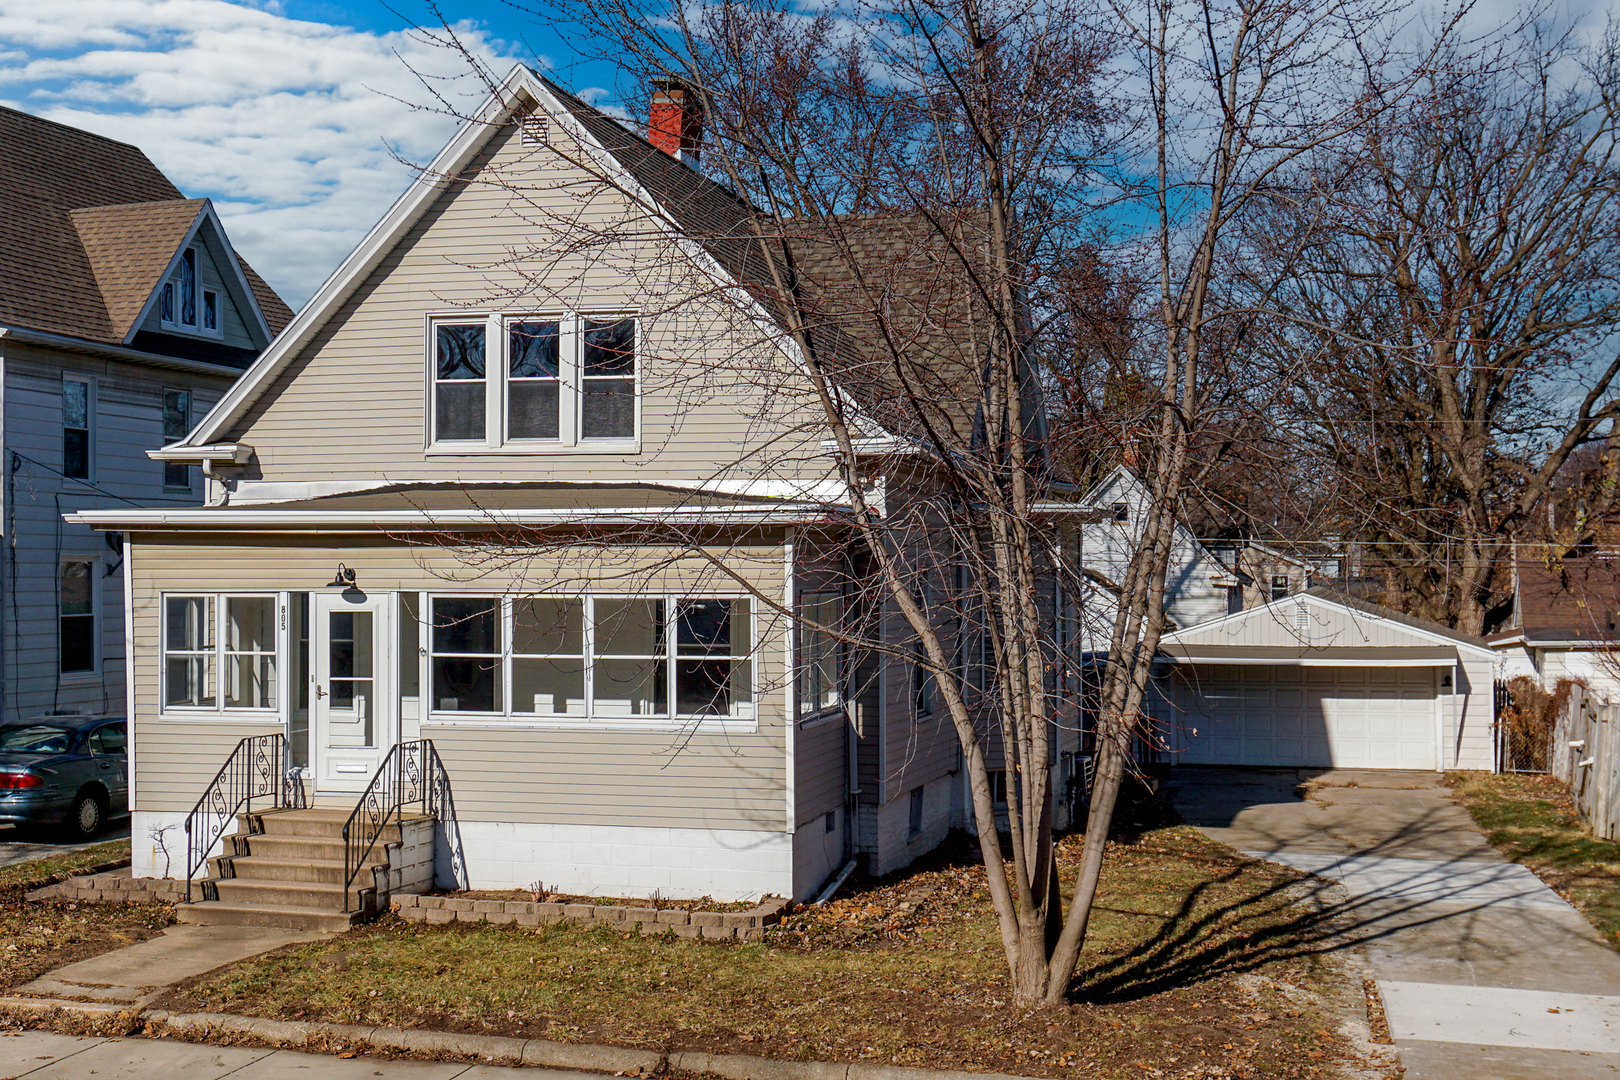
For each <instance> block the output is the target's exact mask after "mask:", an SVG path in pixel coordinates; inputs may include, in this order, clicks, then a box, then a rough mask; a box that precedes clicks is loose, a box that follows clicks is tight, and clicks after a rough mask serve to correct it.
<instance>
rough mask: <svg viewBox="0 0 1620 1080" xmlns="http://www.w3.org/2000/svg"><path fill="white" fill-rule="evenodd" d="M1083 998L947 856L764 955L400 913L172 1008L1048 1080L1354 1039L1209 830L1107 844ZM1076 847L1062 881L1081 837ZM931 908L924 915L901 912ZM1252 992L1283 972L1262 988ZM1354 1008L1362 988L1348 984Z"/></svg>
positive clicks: (1312, 923)
mask: <svg viewBox="0 0 1620 1080" xmlns="http://www.w3.org/2000/svg"><path fill="white" fill-rule="evenodd" d="M1110 847H1111V851H1110V859H1109V868H1108V871H1107V873H1106V876H1105V881H1104V888H1103V894H1102V897H1101V902H1100V904H1099V907H1098V909H1097V912H1096V915H1095V918H1094V920H1093V924H1092V925H1093V934H1092V938H1091V942H1090V944H1089V946H1088V949H1087V953H1086V956H1085V960H1084V967H1085V970H1086V978H1085V980H1084V983H1083V985H1081V986H1079V987H1078V988H1077V992H1076V995H1075V999H1074V1001H1073V1002H1072V1003H1070V1004H1068V1005H1065V1006H1062V1007H1060V1008H1057V1009H1035V1010H1029V1009H1022V1008H1017V1007H1014V1006H1013V1005H1011V1004H1010V1003H1009V1001H1008V999H1007V998H1008V996H1007V990H1006V979H1005V962H1004V960H1003V959H1002V954H1001V949H1000V944H999V939H998V937H997V935H996V932H995V926H994V921H993V919H992V917H991V914H990V910H989V904H988V899H987V889H986V882H985V876H984V870H983V868H982V867H981V866H979V865H977V864H976V863H973V862H971V861H969V860H968V859H967V858H966V852H965V844H964V845H962V846H961V847H959V848H958V854H959V855H960V856H961V857H960V858H958V859H956V860H951V859H941V860H940V861H939V863H938V864H937V865H935V866H933V867H931V868H928V869H924V870H920V871H917V872H915V873H911V874H908V875H907V876H906V877H904V878H901V879H899V880H895V881H890V882H883V883H874V884H871V885H868V886H866V887H863V888H861V889H859V890H858V891H856V892H855V893H854V894H852V895H850V896H849V897H848V898H846V899H841V900H838V901H835V902H834V903H832V904H829V905H827V906H825V907H823V908H818V909H812V910H810V911H807V912H804V913H800V914H797V915H794V916H791V917H790V918H789V919H788V920H787V921H786V922H785V923H784V924H783V926H781V927H780V928H777V929H775V930H773V931H771V932H770V933H769V934H768V936H767V938H766V940H765V941H763V942H747V943H742V942H731V943H723V942H693V941H686V940H680V939H675V938H673V937H669V938H663V937H659V938H643V937H641V936H639V935H635V936H632V935H626V934H622V933H619V932H616V931H613V930H611V929H609V928H600V927H599V928H582V927H578V926H573V925H566V924H564V925H557V926H552V927H545V928H541V929H540V930H524V929H522V928H517V927H491V926H487V925H484V926H463V925H450V926H423V925H419V924H407V923H405V922H403V921H401V920H399V919H396V918H389V919H385V920H384V921H382V922H380V923H377V924H375V925H373V926H370V927H364V928H360V929H357V930H355V931H352V932H350V933H348V934H346V935H343V936H342V937H339V938H336V939H333V940H330V941H323V942H317V943H312V944H307V945H300V946H293V947H290V948H288V949H285V950H282V951H280V952H279V953H276V954H271V955H269V956H266V957H260V958H258V959H255V960H252V961H248V962H245V963H242V964H238V965H235V966H234V967H231V968H227V969H224V970H223V971H220V972H216V973H214V974H212V975H209V976H204V977H202V978H201V979H199V980H197V981H196V982H195V983H193V984H192V985H190V986H189V987H185V988H183V989H182V990H181V991H179V992H177V993H176V994H174V995H171V997H170V999H169V1000H168V1001H166V1002H164V1004H165V1005H166V1006H169V1007H180V1008H190V1009H206V1010H219V1011H226V1012H234V1013H246V1014H249V1015H256V1016H278V1017H292V1018H311V1019H315V1018H319V1019H328V1020H334V1021H339V1022H348V1023H362V1024H383V1025H392V1026H401V1027H423V1028H438V1029H448V1030H459V1031H482V1032H497V1033H502V1034H512V1035H520V1036H544V1037H546V1038H551V1039H560V1040H565V1041H588V1042H607V1043H614V1044H620V1045H627V1046H641V1047H652V1048H661V1049H676V1048H679V1049H708V1050H714V1051H720V1052H731V1053H745V1054H761V1055H766V1056H771V1057H787V1058H808V1059H832V1060H873V1061H881V1062H891V1063H895V1064H902V1065H914V1066H925V1067H935V1068H969V1069H979V1070H1004V1071H1010V1072H1017V1073H1024V1074H1029V1075H1040V1076H1081V1075H1084V1076H1087V1077H1127V1076H1129V1077H1134V1078H1140V1077H1143V1076H1147V1075H1155V1074H1154V1073H1152V1072H1144V1071H1143V1070H1144V1069H1148V1070H1152V1069H1157V1070H1160V1071H1159V1073H1157V1075H1163V1076H1199V1077H1258V1076H1277V1077H1296V1076H1297V1077H1326V1076H1330V1075H1334V1072H1333V1061H1334V1059H1335V1058H1336V1057H1337V1056H1338V1055H1340V1054H1341V1052H1342V1046H1341V1045H1340V1043H1339V1042H1338V1038H1337V1036H1336V1035H1335V1034H1334V1033H1333V1032H1334V1030H1335V1029H1336V1023H1335V1022H1333V1021H1331V1020H1330V1019H1329V1018H1328V1017H1327V1016H1326V1015H1325V1013H1324V1012H1323V1011H1322V1010H1321V1009H1319V1008H1317V1007H1315V1006H1312V1005H1310V1004H1309V1002H1308V1001H1307V1002H1306V1004H1303V1005H1302V1004H1300V1003H1299V1002H1297V1001H1291V1000H1290V999H1289V998H1288V997H1286V996H1285V995H1284V994H1283V993H1280V992H1278V990H1277V989H1276V985H1277V984H1276V983H1272V982H1268V981H1267V979H1268V978H1269V979H1271V980H1281V981H1282V982H1283V983H1285V984H1287V985H1288V986H1301V987H1305V986H1308V987H1314V988H1316V989H1319V990H1320V989H1323V988H1325V987H1327V986H1328V985H1329V984H1331V983H1334V981H1335V980H1339V979H1341V976H1340V975H1339V974H1338V968H1337V965H1336V963H1335V962H1333V961H1332V960H1329V959H1324V958H1323V957H1322V956H1321V955H1320V949H1319V946H1318V939H1319V938H1320V937H1321V936H1322V934H1323V932H1324V931H1323V928H1322V927H1320V926H1319V925H1318V924H1317V921H1316V919H1315V917H1314V916H1312V915H1310V914H1309V913H1307V912H1305V911H1303V910H1302V909H1301V908H1299V907H1297V906H1295V905H1293V904H1292V903H1290V901H1289V899H1288V898H1287V897H1286V896H1285V895H1283V894H1282V892H1281V890H1284V889H1286V888H1287V886H1288V885H1289V884H1290V883H1291V882H1293V881H1295V880H1297V877H1296V876H1295V875H1293V874H1292V873H1291V872H1289V871H1286V870H1283V869H1282V868H1279V867H1273V866H1267V865H1264V864H1259V863H1254V862H1252V861H1249V860H1247V859H1243V858H1242V857H1240V856H1237V855H1236V854H1235V853H1234V852H1232V851H1231V850H1229V849H1227V848H1224V847H1221V846H1219V845H1216V844H1212V843H1210V842H1209V841H1207V840H1205V839H1204V838H1203V837H1201V836H1200V835H1199V834H1197V833H1195V832H1194V831H1193V830H1191V829H1188V828H1185V827H1180V826H1161V827H1156V828H1150V829H1148V830H1147V831H1145V832H1143V833H1141V834H1140V835H1139V836H1138V837H1137V838H1135V839H1134V841H1133V842H1131V843H1118V844H1114V845H1110ZM1060 851H1061V853H1062V865H1063V867H1064V869H1065V871H1066V872H1067V871H1070V870H1072V868H1073V867H1074V865H1075V860H1076V859H1077V857H1078V853H1079V841H1078V840H1077V839H1075V840H1068V841H1065V842H1064V843H1063V844H1062V846H1061V848H1060ZM923 888H932V889H933V890H934V891H933V893H932V895H931V896H930V897H929V898H928V899H927V900H926V901H924V902H923V904H922V905H921V907H919V908H918V909H917V910H915V911H902V910H901V908H900V904H901V901H902V900H903V899H904V898H905V897H906V896H908V895H910V894H913V893H914V892H915V891H916V890H918V889H923ZM1255 975H1260V976H1264V977H1265V978H1259V979H1257V978H1255V977H1254V976H1255ZM1353 992H1354V994H1355V995H1356V996H1357V998H1358V999H1359V995H1360V987H1359V985H1358V986H1356V987H1354V988H1353Z"/></svg>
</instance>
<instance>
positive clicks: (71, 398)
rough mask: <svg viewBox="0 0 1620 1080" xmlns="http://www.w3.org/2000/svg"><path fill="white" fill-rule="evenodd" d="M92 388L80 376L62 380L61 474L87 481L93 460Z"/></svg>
mask: <svg viewBox="0 0 1620 1080" xmlns="http://www.w3.org/2000/svg"><path fill="white" fill-rule="evenodd" d="M95 416H96V395H95V388H94V386H93V385H92V384H91V382H90V380H89V379H87V378H84V377H83V376H80V375H64V376H63V377H62V475H63V476H66V477H69V478H71V479H74V480H89V479H90V462H91V460H92V459H93V457H94V447H95V443H94V431H95Z"/></svg>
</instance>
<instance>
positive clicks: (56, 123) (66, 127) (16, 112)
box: [0, 105, 146, 157]
mask: <svg viewBox="0 0 1620 1080" xmlns="http://www.w3.org/2000/svg"><path fill="white" fill-rule="evenodd" d="M0 112H8V113H11V114H12V115H13V116H21V117H23V118H24V119H26V120H32V121H34V122H35V123H39V124H49V125H50V126H51V127H54V128H61V129H62V130H63V131H71V132H73V133H74V134H75V135H86V136H89V137H90V138H92V139H99V140H101V141H102V142H104V143H109V144H111V145H113V146H124V147H128V148H129V149H131V150H134V151H135V152H137V153H139V154H140V155H141V156H142V157H145V156H146V152H145V151H144V150H142V149H141V148H140V147H139V146H136V145H135V144H134V143H127V142H124V141H123V140H122V139H113V138H109V137H107V136H106V135H99V134H97V133H96V132H94V131H89V130H87V129H85V128H79V127H74V126H73V125H72V124H64V123H62V122H61V121H60V120H49V119H46V118H45V117H43V116H38V115H36V114H34V113H31V112H24V111H23V110H21V109H13V108H10V107H8V106H5V105H0Z"/></svg>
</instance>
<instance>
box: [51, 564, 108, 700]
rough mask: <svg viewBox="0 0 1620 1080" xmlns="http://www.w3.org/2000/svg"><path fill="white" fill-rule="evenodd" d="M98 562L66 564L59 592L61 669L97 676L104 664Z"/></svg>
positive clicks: (68, 672) (71, 672)
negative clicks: (99, 627) (98, 613)
mask: <svg viewBox="0 0 1620 1080" xmlns="http://www.w3.org/2000/svg"><path fill="white" fill-rule="evenodd" d="M96 580H97V578H96V564H95V561H94V560H90V559H84V560H80V559H73V560H69V561H67V562H64V563H62V566H61V577H60V582H59V584H60V588H59V590H58V592H57V596H58V603H57V621H56V627H57V630H56V633H57V638H56V646H57V647H56V656H57V670H58V671H60V672H61V673H62V674H63V675H93V674H95V673H96V672H97V671H98V670H99V669H100V667H101V663H100V661H101V650H100V648H98V647H97V643H98V638H97V634H96V595H95V587H96Z"/></svg>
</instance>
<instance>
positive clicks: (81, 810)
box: [67, 791, 107, 840]
mask: <svg viewBox="0 0 1620 1080" xmlns="http://www.w3.org/2000/svg"><path fill="white" fill-rule="evenodd" d="M106 822H107V808H106V807H105V806H103V805H102V802H101V799H100V798H99V797H97V796H96V795H93V794H91V793H90V792H88V791H81V792H80V793H79V797H78V798H77V799H74V800H73V809H72V810H69V811H68V816H67V832H68V835H69V836H71V837H73V838H74V839H77V840H88V839H90V838H91V837H92V836H94V835H96V833H98V832H100V831H101V827H102V826H103V825H104V824H106Z"/></svg>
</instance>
